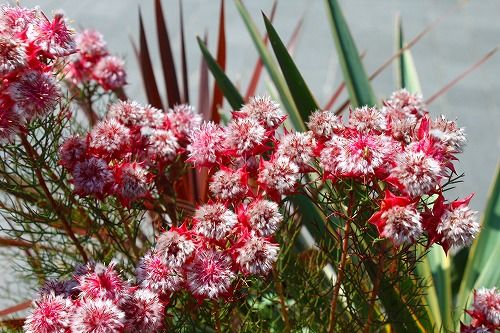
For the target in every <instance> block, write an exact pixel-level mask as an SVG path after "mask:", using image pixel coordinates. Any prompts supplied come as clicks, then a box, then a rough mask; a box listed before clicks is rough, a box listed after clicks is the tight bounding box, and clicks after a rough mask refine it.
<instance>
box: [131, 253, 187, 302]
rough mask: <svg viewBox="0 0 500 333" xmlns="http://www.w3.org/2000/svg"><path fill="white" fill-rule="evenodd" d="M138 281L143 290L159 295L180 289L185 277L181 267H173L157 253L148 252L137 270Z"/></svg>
mask: <svg viewBox="0 0 500 333" xmlns="http://www.w3.org/2000/svg"><path fill="white" fill-rule="evenodd" d="M136 275H137V281H138V283H139V284H140V286H141V287H142V288H147V289H151V290H153V291H154V292H158V293H169V292H174V291H177V290H179V289H180V287H181V285H182V284H183V283H184V275H183V272H182V270H181V268H180V267H177V266H175V265H171V264H170V262H168V261H165V260H164V258H163V256H161V255H158V254H157V252H156V251H151V252H148V253H147V254H146V255H145V256H144V257H143V258H142V259H141V261H140V263H139V266H138V267H137V270H136Z"/></svg>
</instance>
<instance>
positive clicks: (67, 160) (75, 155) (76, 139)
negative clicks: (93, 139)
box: [59, 136, 87, 170]
mask: <svg viewBox="0 0 500 333" xmlns="http://www.w3.org/2000/svg"><path fill="white" fill-rule="evenodd" d="M86 156H87V141H86V140H85V139H83V138H82V137H80V136H72V137H69V138H67V139H66V140H64V143H63V144H62V146H61V147H60V148H59V158H60V162H59V163H60V164H61V165H62V166H64V167H65V168H67V169H69V170H73V168H74V167H75V164H76V163H77V162H82V161H83V160H84V159H85V157H86Z"/></svg>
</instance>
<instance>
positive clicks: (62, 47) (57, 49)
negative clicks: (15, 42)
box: [27, 14, 76, 57]
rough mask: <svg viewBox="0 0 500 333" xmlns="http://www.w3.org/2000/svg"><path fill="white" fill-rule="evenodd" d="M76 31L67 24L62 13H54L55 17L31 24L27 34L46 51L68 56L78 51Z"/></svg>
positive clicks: (55, 54) (58, 55)
mask: <svg viewBox="0 0 500 333" xmlns="http://www.w3.org/2000/svg"><path fill="white" fill-rule="evenodd" d="M73 34H74V32H73V31H71V30H69V29H68V27H67V26H66V22H65V20H64V17H63V16H62V15H61V14H56V15H54V19H53V20H52V21H49V20H48V19H41V20H40V23H39V24H33V25H30V27H29V29H28V32H27V36H28V38H29V39H30V40H31V41H33V42H34V43H35V45H37V46H38V47H40V48H41V49H42V50H44V51H45V52H47V53H49V54H51V55H53V56H56V57H62V56H67V55H69V54H71V53H74V52H75V51H76V43H75V41H74V39H73Z"/></svg>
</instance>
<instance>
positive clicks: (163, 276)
mask: <svg viewBox="0 0 500 333" xmlns="http://www.w3.org/2000/svg"><path fill="white" fill-rule="evenodd" d="M284 119H285V117H284V115H283V114H282V113H281V111H280V109H279V106H278V105H277V104H275V103H274V102H272V101H271V100H270V99H269V98H260V97H257V98H254V99H252V100H251V101H250V103H248V104H247V105H245V106H244V107H243V108H242V109H241V111H238V112H233V120H232V121H231V122H230V123H229V124H228V126H227V127H225V128H223V127H221V126H219V125H217V124H214V123H212V122H208V123H203V124H202V125H201V126H199V127H197V128H195V129H194V130H193V131H192V132H191V134H190V143H189V145H188V146H187V151H188V154H189V158H188V161H191V162H192V163H193V164H194V165H195V166H197V167H208V168H209V173H210V181H209V186H208V187H209V190H210V193H211V200H209V202H208V203H206V204H203V205H201V206H199V207H198V208H197V209H196V212H195V214H194V216H193V217H192V218H190V219H187V220H186V221H185V222H184V223H183V225H182V226H181V227H179V228H171V229H170V230H168V231H166V232H165V233H163V234H162V235H161V236H160V237H159V238H158V241H157V244H156V247H155V248H154V249H153V250H152V251H151V252H150V253H149V254H148V255H146V256H145V257H144V258H143V259H142V262H141V264H140V266H139V268H138V273H137V275H138V278H139V280H140V282H141V286H143V287H149V288H153V289H154V290H156V291H160V292H162V293H166V294H168V293H172V292H176V291H179V290H187V291H188V292H190V293H191V294H192V295H193V296H194V297H196V298H198V299H199V300H202V299H215V298H218V297H224V298H228V297H231V295H232V293H233V291H234V290H235V288H236V287H237V286H238V285H239V280H240V279H241V278H242V277H251V276H266V275H268V274H269V273H270V272H271V270H272V269H273V265H274V263H275V262H276V260H277V258H278V252H279V246H278V245H277V244H276V243H275V242H274V241H273V238H272V237H273V234H274V233H275V232H276V231H277V230H278V228H279V226H280V225H281V223H282V221H283V216H282V215H281V213H280V212H279V206H278V203H277V202H276V201H275V199H276V200H279V197H280V194H284V193H290V192H291V191H292V189H293V188H294V186H295V183H296V182H297V179H298V178H297V177H298V171H299V166H298V165H296V164H294V162H292V159H293V158H291V157H288V156H287V155H286V154H285V153H281V152H278V150H279V149H278V150H276V149H274V148H273V146H272V143H273V142H275V140H276V137H275V135H276V129H277V127H278V126H279V125H280V124H281V123H282V121H283V120H284ZM292 141H293V140H292ZM294 158H295V157H294ZM278 159H279V160H280V161H283V162H281V163H282V164H281V165H280V164H274V163H273V161H274V160H278ZM288 170H289V171H288Z"/></svg>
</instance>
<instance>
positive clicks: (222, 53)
mask: <svg viewBox="0 0 500 333" xmlns="http://www.w3.org/2000/svg"><path fill="white" fill-rule="evenodd" d="M224 21H225V19H224V0H221V2H220V14H219V42H218V44H217V63H218V64H219V66H220V68H222V70H223V71H224V70H225V69H226V28H225V24H224ZM223 97H224V96H223V94H222V91H221V90H220V88H219V86H218V85H217V84H214V94H213V99H212V114H211V115H212V119H211V120H213V121H214V122H215V123H219V122H220V115H219V108H220V107H221V106H222V101H223Z"/></svg>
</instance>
